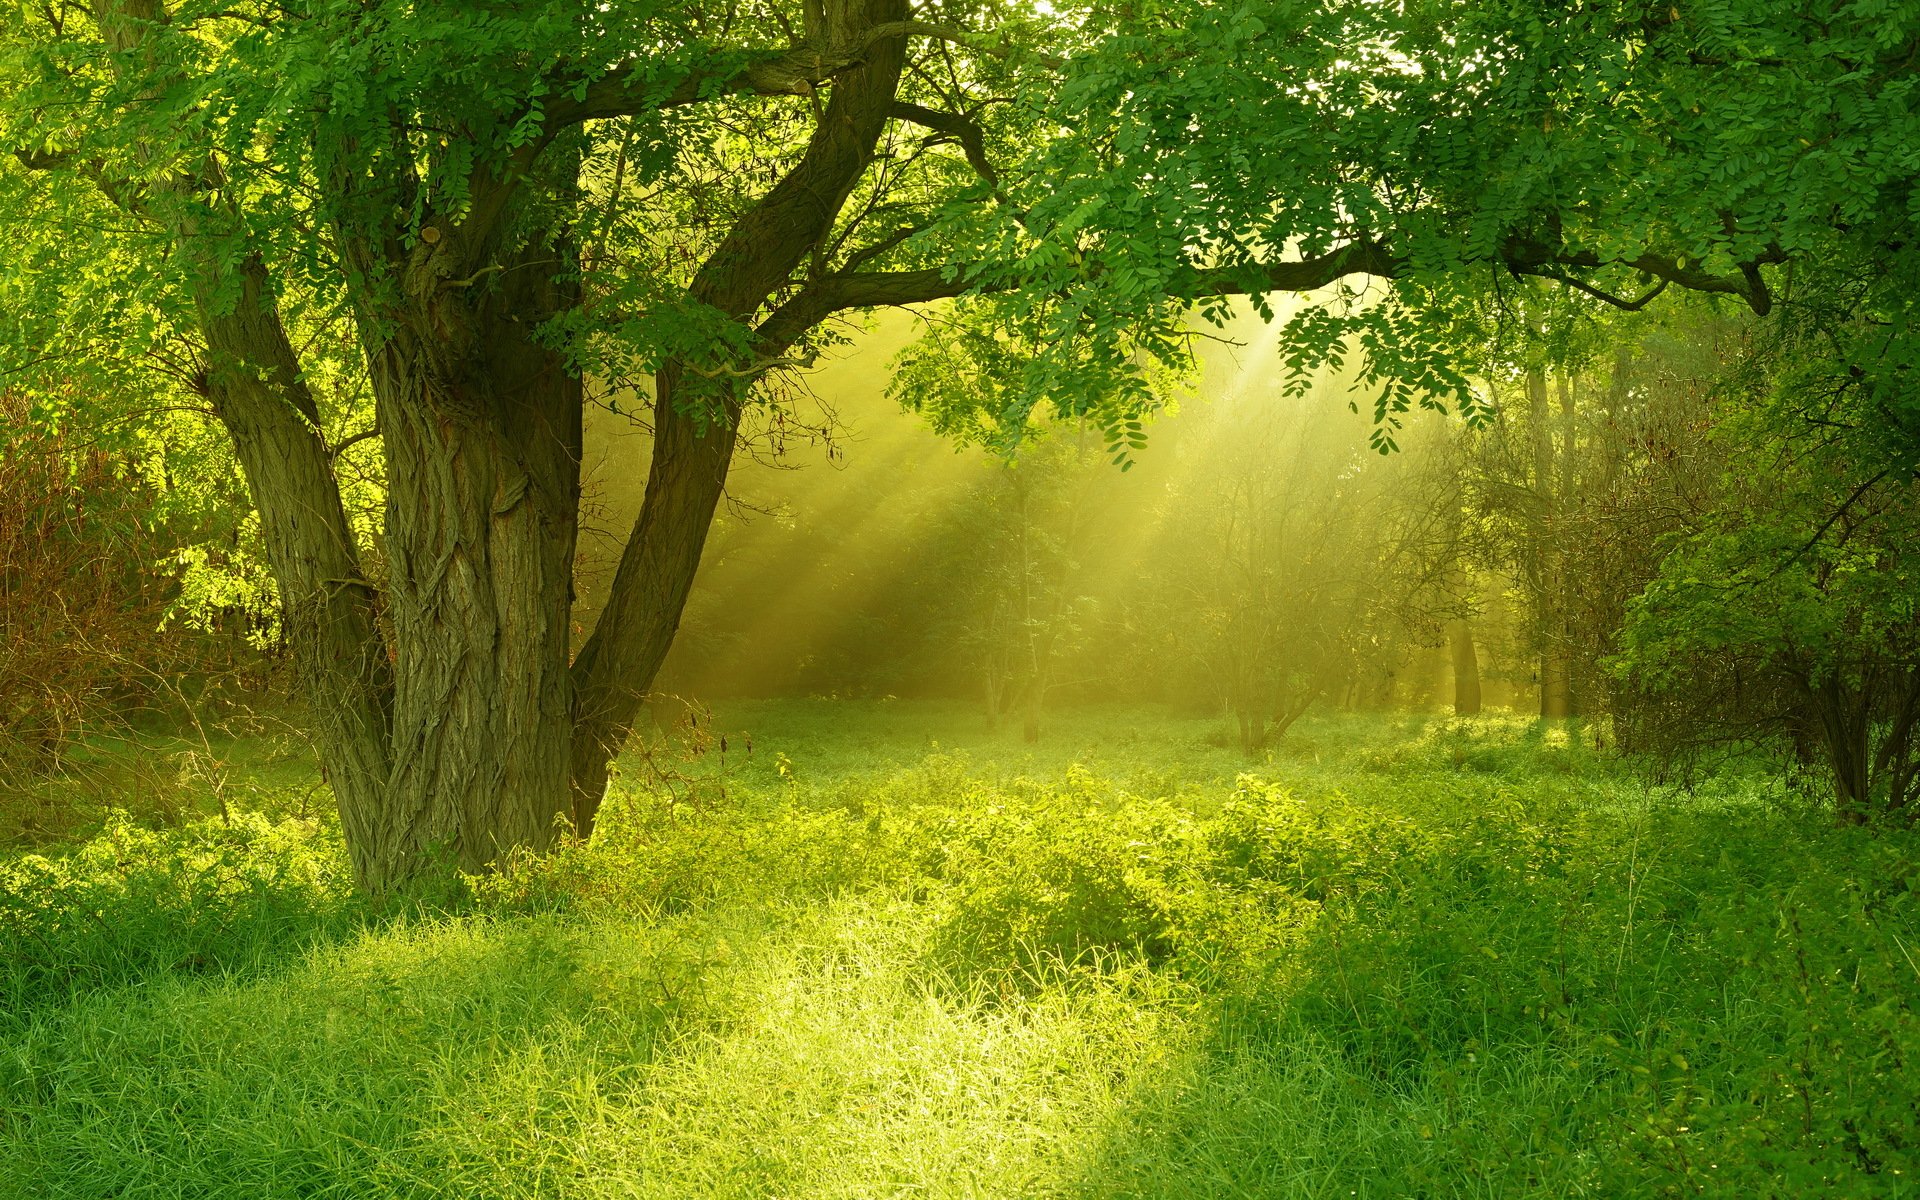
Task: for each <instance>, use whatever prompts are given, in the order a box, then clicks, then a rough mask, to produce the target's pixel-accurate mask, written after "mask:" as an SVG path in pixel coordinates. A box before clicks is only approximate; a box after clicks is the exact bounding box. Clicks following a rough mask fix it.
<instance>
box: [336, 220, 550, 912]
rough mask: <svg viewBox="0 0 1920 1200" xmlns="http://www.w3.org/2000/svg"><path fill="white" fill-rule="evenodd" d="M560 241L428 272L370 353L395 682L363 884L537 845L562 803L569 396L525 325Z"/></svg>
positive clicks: (546, 293) (480, 863) (545, 292)
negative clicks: (482, 267) (466, 275)
mask: <svg viewBox="0 0 1920 1200" xmlns="http://www.w3.org/2000/svg"><path fill="white" fill-rule="evenodd" d="M569 253H570V251H569V249H568V247H566V246H564V245H555V244H552V243H536V244H534V245H532V246H529V247H528V248H526V249H525V250H523V251H521V252H520V254H519V256H518V261H514V262H510V263H508V264H507V267H508V269H506V270H503V271H501V272H499V273H498V276H497V279H496V280H495V281H493V282H492V283H491V285H490V286H488V287H486V288H484V289H472V290H468V289H460V288H451V287H449V285H446V284H444V283H441V284H438V285H437V287H436V288H435V289H434V290H433V291H431V292H428V293H426V294H424V295H422V296H421V297H419V298H418V302H417V303H416V304H415V305H414V306H412V308H411V309H410V311H409V317H410V318H411V319H410V320H409V321H408V323H407V324H405V325H403V326H401V327H399V328H397V329H395V330H394V331H393V332H392V333H391V335H390V336H388V337H387V338H386V339H385V340H383V341H381V342H380V343H378V344H377V345H376V346H374V347H373V348H372V350H371V352H370V354H369V360H370V364H371V366H372V374H373V383H374V394H375V399H376V408H377V411H378V414H379V421H380V428H381V433H382V442H383V445H384V447H385V450H386V456H387V477H388V499H387V512H386V541H385V547H386V552H387V560H388V562H387V567H388V597H389V599H388V604H389V610H390V614H391V618H392V622H393V637H394V649H395V676H396V680H397V684H396V689H395V693H394V703H393V721H392V734H391V747H392V749H391V758H392V762H391V768H390V774H389V778H388V781H387V787H386V790H385V794H384V795H383V796H382V797H381V798H380V800H379V803H378V804H377V805H376V806H374V808H373V811H372V812H371V813H369V814H367V815H366V816H365V817H364V818H361V820H363V821H364V823H365V826H366V832H365V834H364V835H363V837H362V839H361V840H362V842H363V845H364V852H363V855H362V857H363V858H364V859H365V860H366V864H365V867H364V870H363V874H364V875H365V877H366V879H367V881H368V883H369V885H370V886H373V887H375V888H376V889H378V888H381V887H384V886H387V885H389V884H391V883H394V882H398V881H401V880H403V879H404V878H405V877H406V876H407V875H408V874H409V873H411V872H412V871H414V870H417V869H419V868H420V867H421V866H423V865H429V864H432V863H434V862H436V861H441V862H445V863H447V864H454V865H458V866H460V867H461V868H463V869H466V870H479V869H481V868H484V867H486V866H488V865H490V864H492V863H494V862H495V861H497V860H498V859H499V858H500V857H501V855H503V854H504V853H506V852H508V851H510V850H513V849H517V848H520V847H526V848H530V849H539V848H542V847H544V846H545V845H547V844H548V842H549V841H551V839H552V837H553V834H554V830H555V821H556V818H558V817H560V816H561V814H563V813H564V812H565V811H566V808H567V799H568V787H567V774H568V767H567V744H568V737H569V731H570V727H571V720H572V703H571V700H572V690H571V681H570V679H569V675H568V650H569V640H570V639H569V623H568V622H569V615H570V608H571V602H572V595H571V581H572V569H573V555H574V547H575V538H576V529H577V524H578V519H579V504H580V452H581V414H582V407H583V396H582V388H581V383H580V379H579V378H578V376H577V375H575V374H574V373H573V372H572V371H571V370H570V369H569V368H568V364H567V363H566V362H565V361H564V360H563V359H562V358H561V357H560V356H559V355H558V354H556V353H554V352H553V351H551V350H549V349H547V348H546V347H544V346H541V345H539V344H538V343H536V342H535V341H534V339H533V330H534V328H535V326H536V325H537V323H538V320H539V319H540V317H541V316H543V315H544V314H548V313H553V312H557V311H561V310H563V309H564V308H566V307H568V306H570V305H571V304H573V303H574V302H575V301H576V299H577V297H576V295H575V292H574V289H575V287H576V284H574V283H573V282H572V281H571V278H570V276H568V275H566V274H560V275H558V276H556V273H555V271H554V270H553V267H552V264H553V262H554V260H555V259H556V258H559V259H560V260H562V262H563V263H564V261H565V260H566V258H567V257H568V255H569ZM354 803H355V802H354V801H353V800H352V799H351V798H349V797H342V811H343V813H344V812H345V811H346V810H347V808H348V807H352V806H354Z"/></svg>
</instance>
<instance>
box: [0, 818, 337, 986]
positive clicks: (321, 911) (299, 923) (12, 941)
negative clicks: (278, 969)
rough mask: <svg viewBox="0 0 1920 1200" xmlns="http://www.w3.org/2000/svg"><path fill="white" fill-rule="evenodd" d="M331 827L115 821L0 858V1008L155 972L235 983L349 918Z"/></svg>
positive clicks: (244, 821)
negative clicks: (41, 849) (50, 846)
mask: <svg viewBox="0 0 1920 1200" xmlns="http://www.w3.org/2000/svg"><path fill="white" fill-rule="evenodd" d="M352 886H353V879H352V872H351V870H350V869H349V867H348V864H347V862H346V858H345V853H344V849H343V847H342V846H341V844H340V842H339V838H338V836H337V833H336V831H335V830H333V829H331V828H330V827H327V826H324V825H322V824H321V823H319V822H315V821H302V820H298V819H294V818H288V819H285V820H281V821H271V820H269V819H267V818H266V817H264V816H261V815H259V814H257V813H248V814H236V815H235V816H234V817H233V818H232V819H231V820H230V821H229V820H218V819H206V820H200V821H195V822H191V823H189V824H186V825H183V826H179V827H177V828H171V829H160V830H156V829H147V828H142V827H141V826H139V825H136V824H134V823H133V822H132V821H131V820H130V819H128V818H127V816H126V815H125V814H124V813H122V814H118V815H117V816H116V817H115V818H114V819H112V820H111V821H110V822H109V824H108V826H107V828H106V829H105V830H103V831H102V832H101V833H100V834H99V835H98V836H96V837H94V838H92V839H90V840H88V841H87V842H85V843H83V844H81V845H79V846H77V847H75V848H73V849H72V850H71V851H69V852H68V853H66V854H64V855H60V856H58V857H50V856H46V855H40V854H27V855H22V856H20V857H17V858H12V859H8V860H0V1013H5V1014H13V1015H16V1016H19V1015H23V1014H25V1013H26V1012H28V1011H29V1010H31V1009H33V1008H35V1007H39V1006H45V1005H52V1004H59V1003H62V1002H64V1001H65V1000H66V999H67V998H68V997H70V996H72V995H73V994H74V993H76V992H79V991H84V990H90V989H96V988H104V987H111V986H114V985H118V984H124V983H131V982H135V981H138V980H142V979H145V978H150V977H152V976H155V975H160V974H172V973H186V974H201V973H213V974H223V973H224V974H232V973H237V972H245V971H249V970H255V969H258V968H260V967H262V966H264V965H266V964H268V963H271V962H274V961H278V960H280V959H284V958H287V957H289V956H293V955H297V954H299V953H300V951H301V950H303V949H304V948H305V947H306V946H308V945H309V944H311V943H312V942H314V941H315V940H316V939H319V938H322V937H325V936H328V935H330V934H333V933H337V932H338V931H340V930H341V929H344V928H347V927H349V926H351V925H352V924H353V923H354V922H355V921H357V920H358V919H359V918H360V916H361V914H362V909H361V907H360V904H359V902H358V901H357V900H356V899H355V898H354V896H353V891H352Z"/></svg>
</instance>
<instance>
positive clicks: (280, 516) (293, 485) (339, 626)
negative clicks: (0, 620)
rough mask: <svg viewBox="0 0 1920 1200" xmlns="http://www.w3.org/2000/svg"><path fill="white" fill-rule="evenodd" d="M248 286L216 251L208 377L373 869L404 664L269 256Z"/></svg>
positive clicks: (348, 815) (250, 261)
mask: <svg viewBox="0 0 1920 1200" xmlns="http://www.w3.org/2000/svg"><path fill="white" fill-rule="evenodd" d="M238 273H239V277H240V278H239V282H240V285H241V286H240V295H239V297H238V299H237V300H235V301H233V302H232V303H231V306H230V307H229V306H227V305H224V304H222V303H220V302H219V300H217V299H216V297H215V294H214V293H215V291H216V279H217V275H216V272H215V271H214V270H213V268H212V267H211V266H210V265H208V266H207V267H206V268H205V269H204V270H202V271H198V272H196V273H195V275H194V282H193V287H194V289H195V301H196V305H197V307H198V309H199V320H200V325H201V329H202V331H203V332H204V334H205V336H206V339H207V370H206V374H205V379H204V382H203V387H204V389H205V391H206V394H207V396H208V399H209V400H210V401H211V402H212V405H213V408H214V412H215V414H216V415H217V416H218V417H219V419H220V421H221V423H222V424H224V425H225V426H226V429H227V433H228V435H229V436H230V437H231V438H232V440H233V446H234V452H235V454H236V456H237V457H238V458H239V460H240V465H241V469H242V472H243V473H244V475H245V476H246V481H247V488H248V491H249V493H250V495H251V498H252V501H253V506H254V509H255V511H257V512H258V513H259V514H260V520H261V533H262V540H263V541H264V542H265V546H266V554H267V565H268V567H269V568H270V569H271V570H272V572H273V577H274V581H275V583H276V584H277V586H278V589H279V599H280V611H281V625H282V631H283V634H284V636H285V638H286V642H287V646H288V648H289V651H290V654H291V657H292V659H293V662H294V669H295V672H296V675H297V677H298V680H299V683H300V690H301V693H302V695H303V697H304V698H305V700H306V704H307V710H308V712H309V714H310V718H311V720H312V723H313V728H314V733H315V735H316V740H317V741H318V742H319V744H320V745H319V748H320V752H321V761H322V762H324V763H325V764H326V770H327V779H328V782H329V783H330V784H331V785H332V788H333V791H334V794H335V796H336V797H337V798H338V800H339V804H340V813H341V822H342V825H343V827H344V832H345V834H346V842H347V845H348V847H349V848H350V850H351V851H352V853H353V856H354V867H355V870H356V872H357V873H358V874H359V876H360V878H361V880H362V882H366V883H371V882H373V881H374V880H375V879H377V878H378V877H379V876H380V874H381V872H380V871H379V870H378V869H377V865H376V864H375V863H374V862H373V861H372V859H371V858H369V856H368V853H367V852H368V849H369V847H370V846H371V845H372V842H373V821H374V815H375V814H376V813H377V812H378V809H379V805H380V802H381V797H382V795H383V794H384V790H385V787H386V782H387V776H388V770H389V762H388V757H387V751H388V734H389V729H390V723H391V717H392V696H393V692H392V688H393V674H392V670H391V666H390V663H389V661H388V657H387V649H386V645H385V643H384V642H383V640H382V638H381V636H380V630H379V623H378V619H377V618H378V597H377V593H376V592H375V590H374V588H373V586H372V585H371V584H370V583H369V582H368V581H367V579H366V578H365V576H364V575H363V574H362V572H361V567H360V558H359V552H358V549H357V547H356V544H355V540H354V534H353V530H352V527H351V526H350V525H349V523H348V520H347V515H346V510H345V509H344V507H343V506H342V504H341V502H340V489H339V484H338V482H337V481H336V479H335V477H334V473H333V461H332V455H331V453H330V452H329V451H328V448H327V446H326V443H325V440H324V438H323V437H322V434H321V430H320V414H319V409H318V406H317V405H316V404H315V402H314V398H313V394H312V392H311V391H310V390H309V389H308V387H307V385H306V382H305V381H304V379H302V377H301V374H300V367H299V362H298V359H297V358H296V356H295V353H294V349H293V345H292V343H291V342H290V341H289V340H288V338H287V334H286V329H285V328H284V326H283V325H282V324H281V321H280V314H279V310H278V306H277V304H276V303H275V300H274V296H273V293H272V289H271V287H270V286H269V283H268V279H267V272H266V268H265V266H264V265H263V264H262V263H261V262H260V260H259V259H258V258H257V257H255V256H249V257H247V258H246V259H244V260H243V261H242V262H241V263H240V265H239V268H238Z"/></svg>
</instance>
